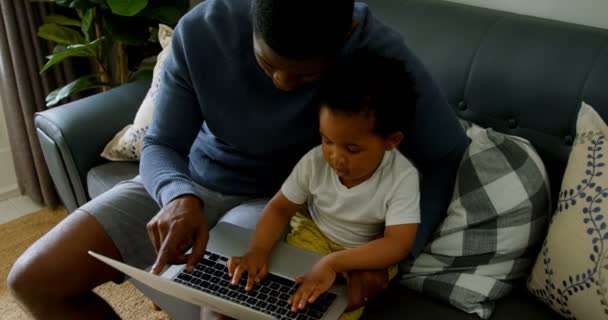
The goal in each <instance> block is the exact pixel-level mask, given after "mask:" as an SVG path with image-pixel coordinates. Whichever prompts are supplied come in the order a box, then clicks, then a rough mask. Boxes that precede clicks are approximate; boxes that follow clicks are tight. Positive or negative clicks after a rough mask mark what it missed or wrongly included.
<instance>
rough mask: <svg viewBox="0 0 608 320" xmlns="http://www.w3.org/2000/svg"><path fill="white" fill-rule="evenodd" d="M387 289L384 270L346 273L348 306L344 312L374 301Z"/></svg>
mask: <svg viewBox="0 0 608 320" xmlns="http://www.w3.org/2000/svg"><path fill="white" fill-rule="evenodd" d="M387 287H388V273H387V270H386V269H379V270H365V271H363V270H356V271H349V272H348V286H347V291H348V305H347V307H346V311H353V310H356V309H358V308H360V307H362V306H363V305H365V304H366V303H367V302H369V301H372V300H374V298H376V297H377V296H378V294H379V293H380V292H382V291H383V290H384V289H386V288H387Z"/></svg>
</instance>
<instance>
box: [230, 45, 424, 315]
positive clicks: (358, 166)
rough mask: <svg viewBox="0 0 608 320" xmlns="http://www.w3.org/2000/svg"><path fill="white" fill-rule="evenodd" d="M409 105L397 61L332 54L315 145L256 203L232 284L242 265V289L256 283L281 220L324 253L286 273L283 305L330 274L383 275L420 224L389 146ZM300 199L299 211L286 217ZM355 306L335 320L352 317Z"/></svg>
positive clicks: (398, 158) (297, 239)
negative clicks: (260, 205)
mask: <svg viewBox="0 0 608 320" xmlns="http://www.w3.org/2000/svg"><path fill="white" fill-rule="evenodd" d="M415 105H416V95H415V92H414V84H413V81H412V80H411V78H410V75H409V73H408V72H407V71H406V69H405V67H404V65H403V63H402V62H399V61H396V60H391V59H388V58H383V57H379V56H375V55H372V54H370V53H367V52H358V53H354V54H352V55H350V56H348V57H344V58H343V59H340V60H339V62H337V63H336V65H335V66H334V67H333V68H332V70H330V72H329V73H328V74H327V76H326V78H325V79H324V80H323V81H322V83H321V88H320V111H319V129H320V133H321V139H322V144H321V145H320V146H318V147H315V148H314V149H312V150H311V151H309V152H308V153H307V154H306V155H305V156H304V157H303V158H302V159H301V160H300V161H299V162H298V164H297V165H296V167H295V168H294V169H293V171H292V173H291V175H290V176H289V177H288V178H287V180H286V181H285V182H284V184H283V186H282V187H281V190H280V191H279V192H278V193H277V194H276V195H275V196H274V197H273V198H272V199H271V200H270V202H269V203H268V205H267V206H266V207H265V208H264V211H263V213H262V216H261V218H260V220H259V222H258V224H257V226H256V230H255V233H254V237H253V240H252V242H251V244H250V246H249V250H248V251H247V253H246V254H245V255H244V256H242V257H232V258H231V259H230V260H229V262H228V270H229V272H230V275H231V276H232V277H233V284H235V283H238V282H239V280H240V278H241V276H242V274H243V272H247V274H248V276H247V277H248V281H247V285H246V290H250V289H251V288H252V286H253V284H254V282H259V281H261V279H262V278H263V277H264V276H265V275H266V274H267V272H268V270H267V260H268V256H269V254H270V252H271V249H272V247H273V245H274V243H275V242H276V241H278V240H279V239H280V237H281V235H282V233H283V230H284V229H285V227H286V226H287V224H288V223H289V222H290V221H291V227H292V230H291V232H290V233H289V235H288V236H287V242H288V243H290V244H293V245H295V246H298V247H301V248H304V249H308V250H312V251H315V252H319V253H322V254H325V256H324V257H323V258H322V259H321V260H320V261H318V262H317V263H316V264H315V265H314V267H313V268H312V270H310V271H309V272H308V273H306V274H305V275H303V276H301V277H298V278H297V279H296V281H297V282H298V283H300V286H299V288H298V289H297V291H296V293H295V294H294V295H293V296H292V297H291V300H290V302H291V309H292V311H293V312H297V311H298V310H301V309H304V308H305V307H306V304H307V303H313V302H314V301H315V299H316V298H317V297H319V295H321V294H322V293H323V292H325V291H327V290H328V289H329V288H330V287H331V286H332V284H333V283H334V280H335V279H336V275H339V274H343V273H348V272H349V271H352V270H372V269H387V268H388V270H389V278H390V277H393V276H394V275H395V273H396V269H397V268H396V264H397V263H398V262H399V261H401V260H402V259H404V258H405V257H406V255H407V254H408V253H409V251H410V249H411V247H412V245H413V243H414V239H415V236H416V229H417V226H418V223H419V222H420V209H419V192H418V183H419V181H418V172H417V171H416V169H415V167H414V166H413V165H412V164H411V163H410V161H408V159H406V158H405V157H404V156H403V155H402V154H401V153H399V151H397V149H396V147H397V146H398V145H399V143H400V142H401V140H402V139H403V138H404V135H403V132H404V131H405V130H404V129H405V128H407V126H409V125H411V123H412V122H413V114H414V108H415ZM406 138H407V137H406ZM304 204H307V205H308V211H309V216H306V215H307V214H302V213H297V214H296V212H298V211H300V212H302V207H303V205H304ZM362 311H363V308H359V309H358V310H355V311H352V312H349V313H345V314H344V315H343V316H342V317H341V319H358V318H359V317H360V315H361V314H362Z"/></svg>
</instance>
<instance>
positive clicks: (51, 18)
mask: <svg viewBox="0 0 608 320" xmlns="http://www.w3.org/2000/svg"><path fill="white" fill-rule="evenodd" d="M44 22H46V23H54V24H58V25H60V26H74V27H80V21H78V20H76V19H73V18H69V17H66V16H62V15H60V14H49V15H48V16H46V17H45V18H44Z"/></svg>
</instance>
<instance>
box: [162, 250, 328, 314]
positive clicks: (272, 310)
mask: <svg viewBox="0 0 608 320" xmlns="http://www.w3.org/2000/svg"><path fill="white" fill-rule="evenodd" d="M227 261H228V258H227V257H224V256H220V255H218V254H215V253H210V252H206V253H205V257H204V258H203V259H202V260H201V261H200V262H199V263H198V264H197V265H196V266H195V267H194V270H193V271H192V272H191V273H187V272H185V271H182V272H180V273H179V274H178V275H177V276H176V277H175V278H174V279H173V281H175V282H178V283H181V284H185V285H187V286H189V287H191V288H194V289H198V290H201V291H204V292H207V293H210V294H213V295H215V296H219V297H222V298H224V299H227V300H230V301H232V302H235V303H238V304H240V305H243V306H246V307H249V308H252V309H255V310H258V311H261V312H263V313H267V314H270V315H272V316H273V317H275V318H277V319H280V320H282V319H297V320H313V319H321V318H322V317H323V315H324V314H325V312H326V311H327V309H328V308H329V306H330V305H331V303H332V302H333V301H334V300H335V299H336V295H335V294H333V293H331V292H325V293H324V294H322V295H321V296H319V298H317V300H316V301H315V303H313V304H309V305H307V306H306V308H305V309H303V310H300V311H299V312H297V313H293V312H291V308H290V307H291V306H290V305H288V304H287V300H289V298H290V297H291V295H293V294H294V293H295V292H296V288H297V285H296V282H295V281H293V280H290V279H287V278H283V277H280V276H277V275H274V274H270V273H269V274H268V275H267V276H266V278H264V280H262V282H261V283H258V284H255V285H254V286H253V288H252V289H251V290H249V291H245V284H246V283H247V275H244V276H243V277H241V280H240V281H239V284H238V286H237V285H234V286H233V285H231V284H230V280H231V278H230V275H228V268H227V267H226V262H227Z"/></svg>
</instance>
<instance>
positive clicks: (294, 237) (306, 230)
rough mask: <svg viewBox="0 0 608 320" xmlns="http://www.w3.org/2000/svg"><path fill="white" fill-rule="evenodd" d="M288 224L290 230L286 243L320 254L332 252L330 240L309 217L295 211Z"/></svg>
mask: <svg viewBox="0 0 608 320" xmlns="http://www.w3.org/2000/svg"><path fill="white" fill-rule="evenodd" d="M289 224H290V226H291V232H290V233H289V234H288V235H287V243H289V244H291V245H293V246H296V247H298V248H302V249H306V250H309V251H313V252H317V253H321V254H329V253H332V252H333V251H332V250H331V243H330V242H331V241H330V240H329V239H327V237H325V235H324V234H323V232H321V230H319V228H318V227H317V225H316V224H315V223H314V222H313V221H312V220H310V219H309V218H307V217H305V216H304V215H302V214H300V213H297V214H296V215H295V216H294V217H293V218H291V222H290V223H289Z"/></svg>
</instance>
